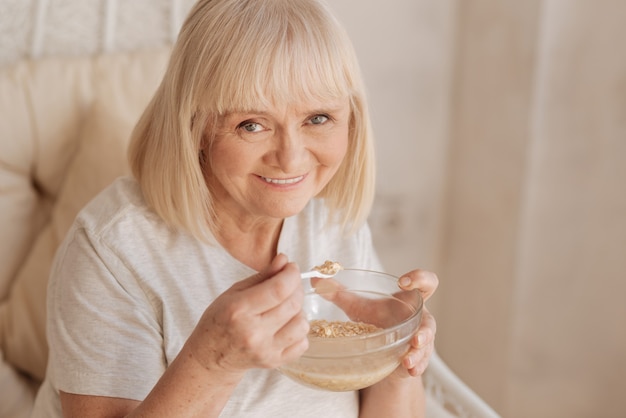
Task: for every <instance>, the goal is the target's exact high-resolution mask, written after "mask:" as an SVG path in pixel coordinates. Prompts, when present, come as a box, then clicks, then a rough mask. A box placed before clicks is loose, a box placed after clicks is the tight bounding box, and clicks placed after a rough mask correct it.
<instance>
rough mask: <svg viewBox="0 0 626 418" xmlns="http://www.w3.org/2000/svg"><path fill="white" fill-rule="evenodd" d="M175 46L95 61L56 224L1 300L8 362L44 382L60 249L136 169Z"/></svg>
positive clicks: (0, 338) (0, 332) (0, 326)
mask: <svg viewBox="0 0 626 418" xmlns="http://www.w3.org/2000/svg"><path fill="white" fill-rule="evenodd" d="M168 56H169V50H161V51H154V52H143V53H127V54H118V55H112V56H103V57H99V58H97V59H95V63H94V68H93V82H94V92H95V93H94V97H95V100H94V102H93V105H92V106H91V108H90V109H89V111H88V113H87V116H86V117H85V119H84V121H83V124H82V126H81V130H80V138H79V144H78V150H77V152H76V155H75V156H74V158H73V160H72V161H71V163H70V166H69V167H68V169H67V174H66V176H65V179H64V182H63V184H62V186H61V189H60V191H59V195H58V199H57V201H56V202H55V204H54V206H53V208H52V216H51V219H50V222H49V223H48V224H47V225H45V226H44V228H43V230H42V231H41V233H40V234H39V235H38V237H37V239H36V241H35V245H34V246H33V248H32V250H31V252H30V254H29V255H28V257H27V258H26V261H25V263H24V265H23V266H22V268H21V270H20V271H19V273H18V275H17V276H16V278H15V281H14V282H13V283H12V286H11V290H10V294H9V297H8V299H7V300H5V301H3V302H2V304H1V305H0V349H1V350H2V351H3V352H4V356H5V359H6V361H7V362H8V363H10V364H12V365H13V366H15V367H16V368H17V369H19V370H21V371H24V372H26V373H28V374H29V375H31V376H33V377H35V378H36V379H38V380H42V379H43V377H44V374H45V368H46V363H47V344H46V338H45V299H46V286H47V280H48V274H49V271H50V266H51V263H52V259H53V257H54V253H55V251H56V249H57V247H58V245H59V243H60V241H61V240H62V239H63V237H64V235H65V233H66V232H67V230H68V228H69V226H70V225H71V223H72V221H73V219H74V217H75V216H76V214H77V213H78V211H79V210H80V209H81V208H82V207H83V206H84V205H85V204H86V203H87V202H88V201H89V200H90V199H91V198H93V197H94V196H95V195H96V194H97V193H98V192H99V191H101V190H102V189H103V188H104V187H105V186H107V185H108V184H109V183H110V182H111V181H113V180H114V179H115V178H116V177H118V176H121V175H124V174H127V173H128V172H129V170H128V166H127V161H126V148H127V144H128V139H129V136H130V133H131V130H132V128H133V126H134V124H135V123H136V121H137V119H138V117H139V116H140V114H141V112H142V111H143V109H144V108H145V106H146V105H147V103H148V101H149V100H150V98H151V96H152V94H153V93H154V90H155V89H156V87H157V86H158V83H159V81H160V79H161V77H162V75H163V72H164V69H165V65H166V63H167V58H168Z"/></svg>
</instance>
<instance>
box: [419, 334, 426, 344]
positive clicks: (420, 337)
mask: <svg viewBox="0 0 626 418" xmlns="http://www.w3.org/2000/svg"><path fill="white" fill-rule="evenodd" d="M424 344H426V336H425V335H424V334H417V346H418V347H421V346H423V345H424Z"/></svg>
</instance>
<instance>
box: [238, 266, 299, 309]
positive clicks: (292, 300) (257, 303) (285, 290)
mask: <svg viewBox="0 0 626 418" xmlns="http://www.w3.org/2000/svg"><path fill="white" fill-rule="evenodd" d="M243 292H245V295H244V296H245V299H246V300H247V302H248V304H249V307H250V311H251V312H253V313H256V314H261V315H262V314H265V313H269V311H272V310H274V309H276V308H278V307H281V305H282V304H285V306H282V307H281V308H280V309H279V310H278V311H277V312H278V313H279V314H278V316H280V313H283V315H288V317H289V318H290V317H291V316H293V315H294V314H295V313H296V312H298V311H299V310H300V309H301V308H302V301H303V300H304V289H303V287H302V280H301V279H300V269H298V266H297V265H296V264H295V263H287V264H285V265H284V266H283V268H282V270H280V271H279V272H278V273H276V274H274V275H273V276H271V277H269V278H267V279H265V280H264V281H262V282H260V283H258V284H256V285H254V286H252V287H250V288H248V289H245V290H244V291H243ZM275 316H276V315H275Z"/></svg>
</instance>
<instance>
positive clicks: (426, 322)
mask: <svg viewBox="0 0 626 418" xmlns="http://www.w3.org/2000/svg"><path fill="white" fill-rule="evenodd" d="M398 284H399V285H400V287H401V288H402V289H405V290H411V289H418V290H419V292H420V294H421V295H422V298H423V299H424V302H426V301H427V300H428V299H429V298H430V297H431V296H432V295H433V293H435V290H436V289H437V286H438V285H439V279H438V278H437V275H436V274H435V273H432V272H430V271H426V270H419V269H418V270H413V271H410V272H409V273H406V274H404V275H402V276H401V277H400V280H399V282H398ZM436 331H437V324H436V322H435V318H434V317H433V316H432V315H431V314H430V312H429V311H428V309H426V305H424V307H423V309H422V321H421V323H420V327H419V329H418V330H417V333H416V334H415V336H414V337H413V338H412V339H411V348H410V349H409V352H408V353H407V354H406V356H405V357H404V359H403V361H402V365H401V367H398V369H397V370H396V373H400V374H404V375H405V376H406V373H408V374H409V375H410V376H420V375H421V374H422V373H424V371H425V370H426V367H427V366H428V361H429V360H430V356H431V354H432V353H433V350H434V348H435V333H436Z"/></svg>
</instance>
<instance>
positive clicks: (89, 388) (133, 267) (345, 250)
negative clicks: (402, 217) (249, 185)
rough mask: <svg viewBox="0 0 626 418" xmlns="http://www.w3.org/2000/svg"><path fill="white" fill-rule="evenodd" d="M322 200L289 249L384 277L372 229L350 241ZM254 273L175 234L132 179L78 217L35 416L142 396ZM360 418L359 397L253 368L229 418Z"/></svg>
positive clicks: (283, 245) (292, 254)
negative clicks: (92, 401)
mask: <svg viewBox="0 0 626 418" xmlns="http://www.w3.org/2000/svg"><path fill="white" fill-rule="evenodd" d="M326 221H327V211H326V208H325V206H324V203H323V202H322V201H320V200H313V201H311V202H310V203H309V205H308V206H307V207H306V208H305V209H304V211H303V212H302V213H300V214H298V215H297V216H294V217H291V218H288V219H285V221H284V224H283V228H282V231H281V234H280V238H279V243H278V251H279V252H282V253H285V254H287V256H288V257H289V260H290V261H295V262H297V263H298V265H299V266H300V268H301V269H308V268H310V267H312V266H314V265H318V264H320V263H322V262H324V261H325V260H337V261H341V263H342V264H344V265H346V266H355V267H362V268H372V269H380V263H379V261H378V258H377V256H376V254H375V252H374V248H373V246H372V240H371V235H370V231H369V228H368V227H367V226H363V227H362V228H360V230H358V231H357V232H356V233H355V234H353V235H351V236H349V237H342V235H341V234H340V232H339V229H338V228H336V227H330V228H329V227H328V225H327V222H326ZM254 273H255V271H254V270H252V269H251V268H249V267H247V266H246V265H244V264H242V263H241V262H239V261H238V260H236V259H234V258H233V257H232V256H231V255H230V254H229V253H228V252H227V251H226V250H224V249H223V248H222V247H221V246H219V245H213V246H212V245H208V244H206V243H202V242H200V241H198V240H196V239H194V238H193V237H192V236H190V235H189V234H186V233H181V232H178V231H175V230H172V229H170V228H168V227H167V226H166V225H165V224H164V223H163V221H162V220H161V219H160V218H159V217H158V216H157V215H156V214H155V213H154V212H152V211H150V210H149V209H148V207H147V206H146V203H145V201H144V200H143V197H142V194H141V191H140V189H139V186H138V184H137V183H136V181H135V180H133V179H131V178H121V179H118V180H117V181H116V182H114V183H113V184H112V185H111V186H110V187H108V188H107V189H106V190H104V191H103V192H102V193H101V194H100V195H98V196H97V197H96V198H95V199H94V200H93V201H91V202H90V203H89V204H88V205H87V206H86V207H85V209H83V210H82V211H81V213H80V214H79V215H78V217H77V218H76V221H75V222H74V225H73V226H72V228H71V229H70V231H69V233H68V235H67V237H66V239H65V240H64V242H63V244H62V245H61V247H60V248H59V251H58V252H57V255H56V258H55V262H54V265H53V268H52V272H51V276H50V282H49V285H48V341H49V345H50V355H49V364H48V372H47V376H46V379H45V382H44V384H43V385H42V387H41V389H40V391H39V394H38V396H37V401H36V404H35V411H34V415H33V416H34V417H60V416H61V411H60V402H59V397H58V391H59V390H63V391H65V392H71V393H79V394H90V395H99V396H111V397H120V398H130V399H136V400H142V399H144V398H145V397H146V395H147V394H148V393H149V392H150V390H151V389H152V388H153V386H154V385H155V384H156V383H157V381H158V380H159V378H160V377H161V375H162V374H163V372H164V371H165V369H166V367H167V366H168V365H169V364H170V363H171V362H172V361H173V360H174V358H175V357H176V355H177V354H178V352H179V351H180V349H181V347H182V345H183V344H184V342H185V341H186V339H187V338H188V336H189V335H190V334H191V332H192V330H193V328H194V327H195V325H196V323H197V321H198V320H199V318H200V316H201V315H202V313H203V312H204V311H205V309H206V308H207V306H208V305H210V304H211V302H212V301H213V300H214V299H215V298H216V297H217V296H218V295H219V294H221V293H222V292H224V291H225V290H226V289H228V288H229V287H230V286H232V284H233V283H235V282H236V281H239V280H241V279H244V278H246V277H249V276H250V275H252V274H254ZM321 416H323V417H324V418H331V417H341V418H346V417H357V416H358V394H357V392H325V391H321V390H315V389H310V388H307V387H304V386H302V385H299V384H298V383H295V382H293V381H292V380H290V379H289V378H287V377H285V376H283V375H282V374H280V373H279V372H278V371H275V370H265V369H253V370H249V371H248V372H247V373H246V375H245V377H244V378H243V379H242V381H241V382H240V383H239V385H238V386H237V388H236V389H235V392H234V393H233V395H232V397H231V399H230V400H229V402H228V403H227V405H226V406H225V408H224V410H223V412H222V414H221V417H237V418H243V417H254V418H263V417H299V418H300V417H315V418H319V417H321Z"/></svg>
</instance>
